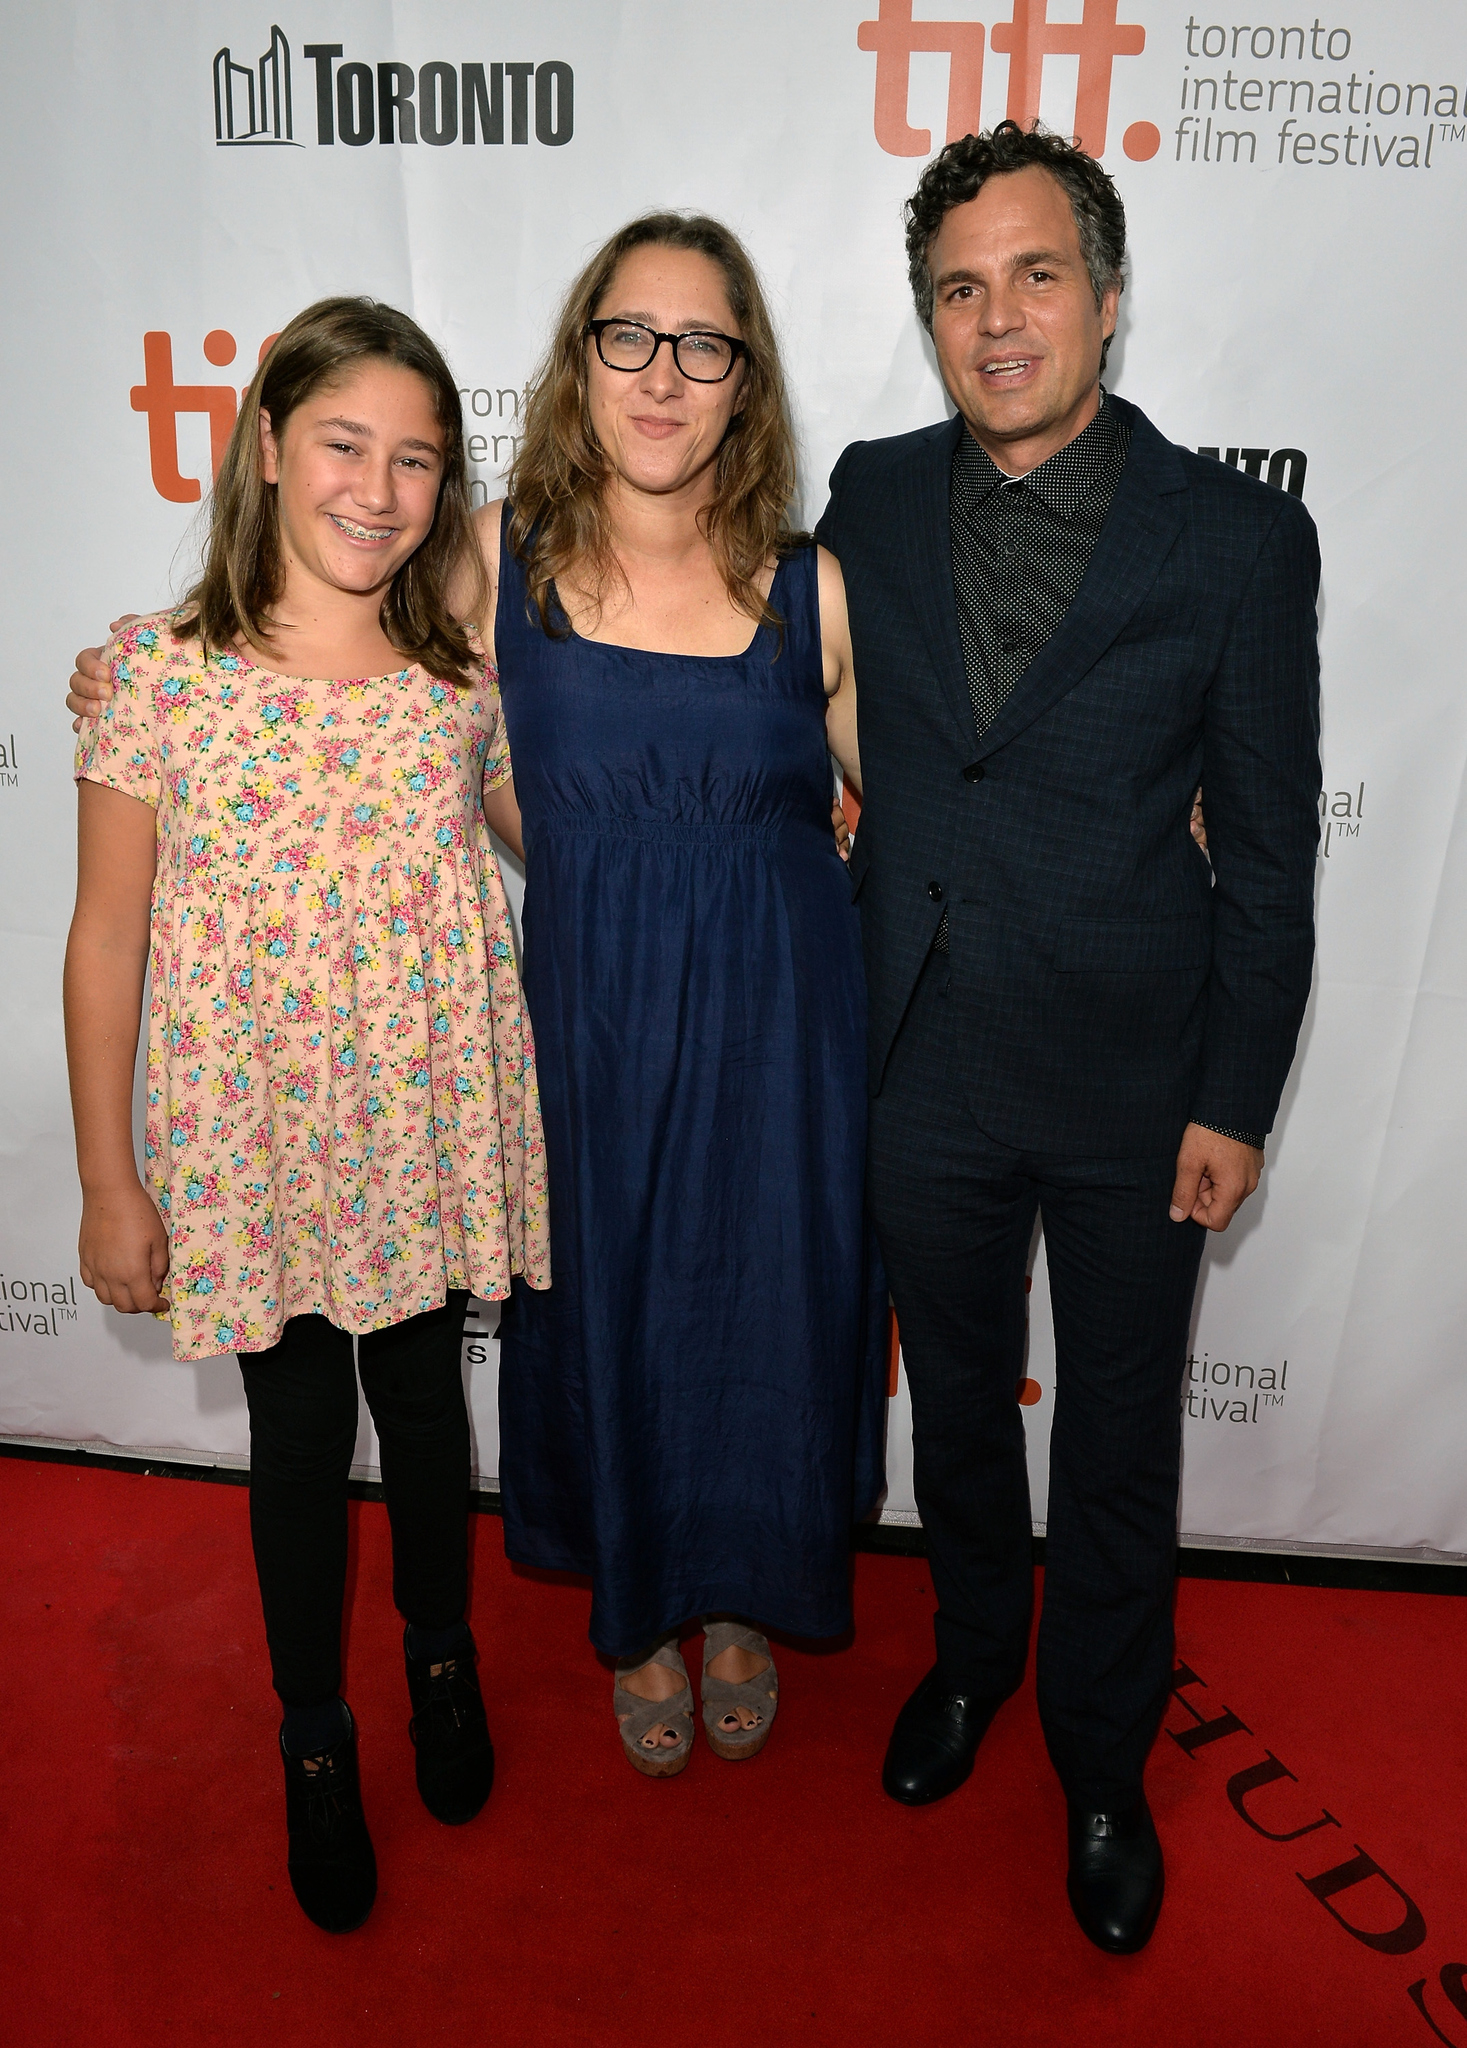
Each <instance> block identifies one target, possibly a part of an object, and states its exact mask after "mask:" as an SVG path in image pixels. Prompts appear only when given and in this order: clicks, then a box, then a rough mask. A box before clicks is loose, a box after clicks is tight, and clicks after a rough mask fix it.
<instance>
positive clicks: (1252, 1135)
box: [1192, 1117, 1268, 1152]
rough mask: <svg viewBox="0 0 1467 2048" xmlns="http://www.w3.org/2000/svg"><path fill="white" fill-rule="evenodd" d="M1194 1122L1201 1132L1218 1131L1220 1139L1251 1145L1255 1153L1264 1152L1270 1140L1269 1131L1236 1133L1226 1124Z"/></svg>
mask: <svg viewBox="0 0 1467 2048" xmlns="http://www.w3.org/2000/svg"><path fill="white" fill-rule="evenodd" d="M1192 1121H1193V1122H1194V1123H1196V1124H1197V1128H1198V1130H1199V1131H1216V1132H1217V1134H1218V1136H1219V1137H1220V1138H1232V1139H1233V1140H1234V1141H1235V1142H1236V1143H1237V1144H1239V1145H1251V1146H1252V1147H1253V1149H1254V1151H1255V1152H1261V1151H1262V1150H1263V1148H1264V1144H1265V1143H1266V1141H1267V1138H1268V1133H1267V1131H1262V1132H1259V1131H1234V1130H1230V1129H1229V1128H1228V1126H1227V1125H1226V1124H1204V1123H1199V1122H1198V1121H1197V1119H1196V1118H1195V1117H1194V1118H1193V1119H1192Z"/></svg>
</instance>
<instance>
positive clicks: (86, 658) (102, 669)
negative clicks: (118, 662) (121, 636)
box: [66, 612, 142, 732]
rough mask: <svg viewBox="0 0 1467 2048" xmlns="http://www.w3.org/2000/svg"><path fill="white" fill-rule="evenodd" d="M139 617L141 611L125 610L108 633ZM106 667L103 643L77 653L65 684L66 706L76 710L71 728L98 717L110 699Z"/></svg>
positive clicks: (110, 692)
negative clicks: (68, 680)
mask: <svg viewBox="0 0 1467 2048" xmlns="http://www.w3.org/2000/svg"><path fill="white" fill-rule="evenodd" d="M141 617H142V613H141V612H124V613H123V615H122V617H121V618H120V619H114V620H113V621H112V624H111V625H110V626H109V627H108V628H107V631H108V634H109V635H111V634H113V633H120V632H121V631H122V629H123V627H124V626H130V625H131V624H132V622H133V620H134V619H140V618H141ZM109 667H110V663H109V662H108V660H107V650H106V648H105V647H84V648H83V649H82V651H81V653H80V654H79V655H78V656H77V657H76V673H75V675H73V677H72V678H71V681H70V682H69V683H68V684H67V686H66V708H67V710H68V711H72V712H75V714H76V716H75V717H74V718H73V719H72V721H71V729H72V731H73V732H80V731H81V722H82V720H83V719H84V718H100V717H101V716H102V713H103V712H104V711H105V710H106V709H107V706H108V705H109V704H110V703H111V701H112V683H111V679H110V677H109V675H108V669H109Z"/></svg>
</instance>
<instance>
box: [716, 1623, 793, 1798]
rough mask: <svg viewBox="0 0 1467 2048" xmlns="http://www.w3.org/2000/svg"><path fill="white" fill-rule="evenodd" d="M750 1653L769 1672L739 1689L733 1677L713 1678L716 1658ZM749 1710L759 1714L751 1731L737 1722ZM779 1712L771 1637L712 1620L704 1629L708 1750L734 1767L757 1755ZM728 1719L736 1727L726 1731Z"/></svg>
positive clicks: (752, 1679)
mask: <svg viewBox="0 0 1467 2048" xmlns="http://www.w3.org/2000/svg"><path fill="white" fill-rule="evenodd" d="M735 1649H737V1650H747V1651H748V1652H749V1653H750V1655H751V1656H754V1657H762V1658H763V1659H764V1660H765V1661H764V1669H763V1670H762V1671H756V1672H755V1674H754V1676H753V1677H752V1678H746V1679H744V1680H743V1681H742V1682H741V1683H740V1684H737V1685H736V1684H735V1683H734V1681H733V1680H732V1679H730V1678H710V1677H709V1675H708V1666H709V1665H710V1664H711V1663H712V1662H713V1660H714V1658H715V1657H720V1656H722V1654H723V1652H724V1651H725V1650H735ZM740 1707H746V1708H748V1709H749V1711H750V1712H752V1713H754V1714H757V1715H758V1717H759V1718H758V1720H757V1721H756V1722H755V1724H754V1726H753V1727H752V1728H744V1727H743V1726H742V1725H739V1723H738V1709H739V1708H740ZM778 1709H779V1673H778V1672H777V1671H776V1670H775V1668H774V1657H773V1655H772V1653H771V1651H770V1648H769V1641H768V1638H767V1637H765V1636H761V1635H760V1633H759V1631H758V1629H756V1628H745V1626H744V1624H743V1623H742V1622H740V1621H708V1622H705V1623H704V1625H703V1732H704V1734H705V1735H706V1736H707V1737H708V1747H709V1748H710V1749H711V1750H712V1751H713V1753H714V1755H715V1756H721V1757H726V1758H727V1759H728V1761H729V1762H730V1763H737V1762H738V1761H739V1760H740V1758H742V1757H746V1756H757V1755H758V1754H759V1752H760V1750H761V1749H762V1748H763V1747H764V1745H765V1743H766V1742H767V1741H768V1740H769V1730H770V1728H771V1727H772V1726H773V1724H774V1716H775V1714H776V1713H777V1712H778ZM725 1720H729V1721H732V1722H733V1723H734V1724H735V1725H734V1726H733V1727H729V1728H726V1727H724V1726H723V1725H722V1724H723V1722H724V1721H725Z"/></svg>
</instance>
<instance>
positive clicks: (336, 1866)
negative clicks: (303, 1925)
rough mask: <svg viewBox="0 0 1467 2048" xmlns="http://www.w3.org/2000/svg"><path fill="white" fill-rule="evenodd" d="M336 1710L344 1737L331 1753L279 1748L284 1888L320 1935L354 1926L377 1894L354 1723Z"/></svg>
mask: <svg viewBox="0 0 1467 2048" xmlns="http://www.w3.org/2000/svg"><path fill="white" fill-rule="evenodd" d="M344 1711H346V1716H347V1723H348V1727H347V1732H346V1736H345V1738H344V1739H343V1740H342V1741H341V1742H338V1743H337V1745H336V1747H335V1748H334V1749H324V1750H321V1751H319V1752H318V1754H317V1755H315V1756H291V1755H290V1754H289V1753H288V1752H287V1750H286V1747H285V1744H284V1743H283V1742H282V1743H281V1745H280V1756H281V1761H282V1762H283V1763H284V1765H285V1827H286V1833H287V1835H288V1836H289V1840H290V1858H289V1865H288V1867H289V1870H290V1888H291V1890H292V1891H293V1892H294V1893H295V1896H296V1903H297V1904H298V1905H299V1907H300V1909H301V1911H302V1912H303V1913H304V1914H305V1916H306V1918H307V1919H308V1920H314V1921H315V1923H316V1925H317V1926H318V1927H324V1928H325V1930H326V1932H327V1933H328V1934H350V1933H351V1931H352V1929H353V1928H354V1927H360V1926H361V1924H362V1922H363V1921H364V1920H365V1919H366V1917H367V1915H368V1914H369V1913H370V1912H371V1910H372V1902H373V1900H374V1899H375V1898H376V1896H377V1858H376V1857H375V1855H374V1854H373V1853H372V1838H371V1836H370V1835H369V1834H368V1833H367V1821H366V1816H365V1814H364V1813H363V1812H362V1788H361V1782H360V1780H359V1778H358V1776H357V1725H356V1722H355V1721H353V1720H352V1718H351V1713H350V1710H347V1709H344Z"/></svg>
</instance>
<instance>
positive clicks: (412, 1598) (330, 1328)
mask: <svg viewBox="0 0 1467 2048" xmlns="http://www.w3.org/2000/svg"><path fill="white" fill-rule="evenodd" d="M468 1302H469V1297H468V1295H467V1294H465V1293H452V1294H450V1295H449V1297H448V1299H447V1301H446V1302H445V1303H444V1304H443V1306H442V1308H436V1309H430V1310H428V1311H427V1313H426V1314H424V1315H419V1316H410V1317H409V1318H408V1319H407V1321H406V1322H402V1323H395V1324H394V1325H393V1326H392V1327H391V1329H387V1330H371V1331H369V1332H368V1333H367V1334H366V1335H365V1336H363V1337H360V1338H358V1340H357V1368H356V1369H354V1368H353V1365H352V1340H351V1338H350V1337H349V1336H348V1335H347V1333H346V1331H345V1330H338V1329H337V1328H336V1326H335V1324H334V1323H330V1322H328V1321H327V1320H326V1318H325V1316H292V1317H291V1318H290V1320H289V1322H287V1324H286V1325H285V1328H284V1330H283V1331H282V1332H281V1337H280V1342H279V1343H278V1344H275V1345H272V1347H271V1348H270V1349H269V1350H268V1351H254V1352H245V1353H242V1354H241V1356H240V1361H239V1364H240V1371H241V1373H242V1374H243V1376H244V1386H245V1398H246V1400H247V1401H248V1403H249V1410H250V1534H251V1537H252V1538H253V1540H254V1548H255V1569H256V1571H257V1573H258V1574H259V1580H260V1600H261V1604H262V1605H263V1607H264V1610H265V1637H266V1640H267V1641H268V1643H269V1645H270V1669H271V1676H272V1678H273V1680H274V1684H275V1690H276V1692H277V1693H279V1695H280V1697H281V1699H282V1700H283V1701H284V1703H285V1704H286V1706H289V1707H309V1706H315V1705H316V1704H317V1703H318V1702H320V1701H322V1700H328V1699H330V1698H331V1697H332V1696H333V1694H335V1693H337V1692H339V1691H340V1689H341V1610H342V1602H343V1599H344V1597H345V1592H346V1484H347V1478H348V1476H349V1474H350V1471H351V1459H352V1451H353V1449H354V1447H355V1444H356V1440H357V1370H360V1372H361V1378H362V1392H363V1393H364V1394H365V1395H366V1397H367V1406H368V1407H369V1408H370V1409H371V1411H372V1420H373V1422H374V1423H375V1424H376V1426H377V1439H378V1442H379V1444H380V1446H381V1457H382V1491H383V1493H384V1494H385V1495H386V1498H387V1514H388V1519H389V1520H390V1522H391V1525H392V1597H393V1599H394V1601H395V1602H396V1604H397V1608H398V1611H399V1613H401V1614H402V1616H403V1617H404V1619H405V1620H407V1621H410V1622H415V1623H416V1624H417V1626H418V1627H419V1628H424V1629H444V1628H451V1627H452V1626H453V1624H454V1623H455V1622H457V1621H462V1620H463V1617H464V1609H465V1607H466V1606H467V1605H468V1509H469V1417H468V1410H467V1408H466V1407H465V1405H464V1387H463V1370H462V1359H463V1327H464V1312H465V1310H466V1309H467V1307H468Z"/></svg>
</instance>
